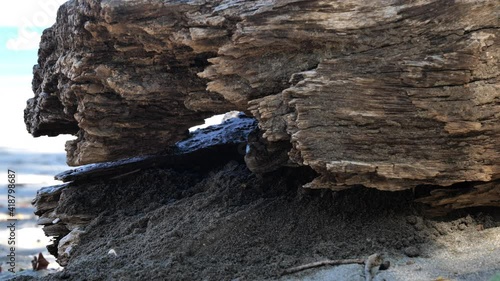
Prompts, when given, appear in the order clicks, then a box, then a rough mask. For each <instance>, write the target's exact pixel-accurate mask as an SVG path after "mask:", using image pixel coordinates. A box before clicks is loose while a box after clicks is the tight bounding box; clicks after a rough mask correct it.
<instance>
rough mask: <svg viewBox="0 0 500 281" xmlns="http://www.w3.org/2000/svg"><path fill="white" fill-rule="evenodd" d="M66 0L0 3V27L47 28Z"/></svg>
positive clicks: (26, 0)
mask: <svg viewBox="0 0 500 281" xmlns="http://www.w3.org/2000/svg"><path fill="white" fill-rule="evenodd" d="M64 2H66V0H15V1H5V0H4V1H0V11H1V12H0V26H4V27H7V26H9V27H49V26H51V25H52V24H54V22H55V20H56V15H57V9H58V8H59V6H60V5H62V4H63V3H64Z"/></svg>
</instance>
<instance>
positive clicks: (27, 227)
mask: <svg viewBox="0 0 500 281" xmlns="http://www.w3.org/2000/svg"><path fill="white" fill-rule="evenodd" d="M0 159H1V161H0V181H1V182H2V185H1V186H2V188H1V192H0V221H1V225H2V228H1V229H0V253H2V254H1V256H0V266H1V268H2V272H1V273H0V280H8V279H9V278H11V277H13V274H12V273H10V272H9V271H8V269H9V268H10V265H8V264H6V262H8V260H9V257H8V256H7V255H8V254H9V253H10V247H12V246H13V245H9V244H8V243H9V239H8V238H9V236H10V234H11V233H10V230H9V229H8V227H7V226H8V225H9V223H10V222H11V221H7V220H8V219H12V217H10V215H9V211H8V201H7V200H8V198H7V196H8V194H7V192H8V170H12V171H15V175H16V187H15V194H14V195H15V199H16V202H15V207H16V209H15V217H14V218H15V219H17V221H15V224H16V232H15V233H16V235H15V243H16V244H15V252H14V253H15V256H16V265H15V272H16V274H22V275H45V274H48V273H50V272H53V271H54V270H58V269H59V268H60V267H59V265H58V264H57V263H56V262H55V258H54V257H53V256H51V255H50V254H49V253H48V252H47V249H46V248H45V246H46V245H47V244H50V238H48V237H45V235H44V233H43V230H42V227H41V226H38V225H37V224H36V220H37V217H36V216H35V214H34V213H33V212H34V208H33V206H32V205H31V201H32V200H33V198H34V197H35V196H36V192H37V191H38V190H39V189H40V188H41V187H45V186H50V185H56V184H60V182H57V181H55V180H54V175H55V174H57V173H60V172H62V171H65V170H67V169H68V168H69V167H68V166H67V165H66V158H65V154H64V153H61V152H34V151H28V150H20V149H12V148H6V147H0ZM11 241H12V240H11ZM38 253H42V254H43V255H44V256H45V258H46V259H47V260H49V262H50V265H49V268H50V270H48V271H43V272H33V271H32V270H31V260H32V259H33V256H35V255H38Z"/></svg>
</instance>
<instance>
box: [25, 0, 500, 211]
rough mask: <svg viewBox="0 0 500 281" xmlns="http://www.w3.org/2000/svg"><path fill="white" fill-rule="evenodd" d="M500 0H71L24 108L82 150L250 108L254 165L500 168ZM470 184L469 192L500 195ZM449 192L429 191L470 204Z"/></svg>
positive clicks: (396, 180) (394, 173)
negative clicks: (255, 132)
mask: <svg viewBox="0 0 500 281" xmlns="http://www.w3.org/2000/svg"><path fill="white" fill-rule="evenodd" d="M499 14H500V5H498V1H497V0H456V1H452V0H416V1H396V0H377V1H359V0H345V1H340V0H339V1H319V0H310V1H304V0H271V1H268V0H265V1H264V0H258V1H233V0H216V1H194V0H188V1H174V0H167V1H156V0H150V1H142V0H141V1H139V0H131V1H108V0H80V1H69V2H68V3H66V4H65V5H63V6H62V7H61V9H60V11H59V14H58V20H57V23H56V24H55V25H54V26H53V27H52V28H50V29H48V30H46V31H45V32H44V35H43V36H42V43H41V45H40V51H39V63H38V65H37V66H36V67H35V70H34V80H33V90H34V92H35V97H34V98H33V99H31V100H30V101H29V102H28V106H27V108H26V110H25V119H26V124H27V127H28V130H29V131H30V132H31V133H32V134H33V135H34V136H38V135H57V134H61V133H72V134H76V135H77V139H76V140H75V141H72V142H69V143H68V144H67V146H66V149H67V153H68V162H69V163H70V164H71V165H82V164H87V163H96V162H105V161H112V160H119V159H123V158H127V157H135V156H140V155H145V154H154V153H158V152H160V151H162V150H163V149H164V148H165V147H167V146H170V145H172V144H174V143H175V142H177V141H179V140H182V139H183V138H185V137H186V136H187V129H188V128H189V127H191V126H193V125H196V124H199V123H201V122H202V120H203V118H206V117H208V116H210V115H212V114H214V113H223V112H226V111H229V110H240V111H245V112H247V113H252V114H253V115H254V116H255V117H256V118H257V120H258V122H259V127H260V129H261V130H262V132H261V138H262V139H263V140H264V141H263V142H262V145H263V146H264V148H261V149H260V150H259V149H257V150H254V152H253V154H252V155H250V156H249V157H247V163H250V165H249V166H250V168H251V169H252V170H254V171H256V172H259V171H260V172H266V171H270V170H273V169H276V168H278V167H279V166H281V165H290V164H295V165H306V166H310V167H312V168H313V169H314V170H315V171H316V172H318V174H319V176H318V178H316V179H315V180H314V181H313V182H311V183H310V184H308V185H307V187H309V188H331V189H335V190H340V189H346V188H349V187H351V186H353V185H360V184H361V185H364V186H367V187H372V188H377V189H380V190H388V191H396V190H404V189H409V188H413V187H415V186H419V185H436V186H451V185H453V184H456V183H461V182H479V183H488V182H491V181H494V180H498V179H499V178H500V138H499V137H500V123H499V122H498V118H499V117H500V103H499V101H500V29H499V27H500V17H499ZM258 138H260V136H259V137H258ZM258 138H257V139H258ZM251 147H259V145H258V144H257V143H254V144H253V145H252V146H251ZM266 147H267V148H266ZM280 149H281V152H280ZM255 151H257V152H256V153H255ZM258 151H265V152H266V153H268V154H269V155H271V157H273V156H272V155H277V156H276V157H274V158H276V159H278V160H276V161H274V162H273V163H274V164H273V163H271V162H269V158H270V157H262V155H258V154H259V153H258ZM283 155H285V156H286V155H288V159H286V157H285V158H284V159H283V158H282V156H283ZM261 159H264V161H266V163H262V164H260V162H259V161H260V160H261ZM270 163H271V164H273V165H274V166H273V165H270ZM260 167H264V168H262V169H260ZM471 190H472V193H471V194H469V195H468V196H470V197H469V198H468V200H472V201H475V202H474V203H472V204H469V205H483V202H497V201H495V200H498V198H499V197H498V187H492V189H490V190H493V191H489V192H486V193H484V192H483V193H481V194H485V196H487V198H488V199H487V200H486V201H485V200H483V199H479V198H478V199H477V200H476V199H474V197H476V196H479V195H478V193H477V190H476V189H471ZM474 190H476V192H474ZM436 194H440V195H439V196H438V197H439V198H438V197H436ZM441 194H442V193H441V192H438V191H436V193H434V194H433V196H434V197H432V198H434V199H429V200H430V201H429V200H426V201H425V202H427V203H431V204H447V206H452V207H451V208H453V206H456V205H454V204H452V202H447V203H436V202H433V200H439V202H444V201H443V199H442V197H443V196H444V195H441ZM486 194H487V195H486ZM462 196H463V195H462ZM481 196H482V195H481ZM453 198H455V200H459V198H457V197H453ZM460 198H462V197H460ZM450 200H452V199H450ZM452 201H453V200H452ZM488 205H491V203H488Z"/></svg>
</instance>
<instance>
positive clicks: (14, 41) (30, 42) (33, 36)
mask: <svg viewBox="0 0 500 281" xmlns="http://www.w3.org/2000/svg"><path fill="white" fill-rule="evenodd" d="M40 36H41V34H39V33H38V32H36V31H30V30H28V29H27V28H19V29H18V31H17V37H15V38H10V39H9V40H7V43H6V47H7V49H8V50H12V51H21V50H36V49H38V45H39V44H40Z"/></svg>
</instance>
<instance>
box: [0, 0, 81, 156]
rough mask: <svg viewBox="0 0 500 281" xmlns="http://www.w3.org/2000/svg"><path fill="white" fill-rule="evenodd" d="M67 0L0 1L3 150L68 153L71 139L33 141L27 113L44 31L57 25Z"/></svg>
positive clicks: (0, 79)
mask: <svg viewBox="0 0 500 281" xmlns="http://www.w3.org/2000/svg"><path fill="white" fill-rule="evenodd" d="M64 2H65V1H64V0H12V1H11V0H2V1H0V136H1V137H0V147H3V148H9V149H13V150H26V151H36V152H61V153H63V152H64V143H65V142H66V140H68V139H71V138H72V137H70V136H62V137H57V138H48V137H40V138H33V137H31V135H30V134H29V133H28V132H27V131H26V126H25V125H24V121H23V118H24V117H23V110H24V108H25V107H26V100H27V99H29V98H31V97H32V96H33V92H32V91H31V77H32V69H33V65H35V64H36V62H37V52H38V45H39V41H40V36H41V34H42V32H43V30H44V29H45V28H47V27H50V26H51V25H52V24H54V23H55V19H56V14H57V8H58V7H59V6H60V5H61V4H62V3H64Z"/></svg>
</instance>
